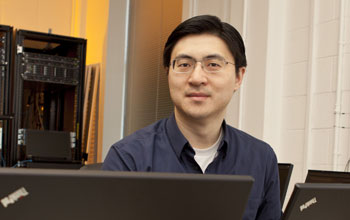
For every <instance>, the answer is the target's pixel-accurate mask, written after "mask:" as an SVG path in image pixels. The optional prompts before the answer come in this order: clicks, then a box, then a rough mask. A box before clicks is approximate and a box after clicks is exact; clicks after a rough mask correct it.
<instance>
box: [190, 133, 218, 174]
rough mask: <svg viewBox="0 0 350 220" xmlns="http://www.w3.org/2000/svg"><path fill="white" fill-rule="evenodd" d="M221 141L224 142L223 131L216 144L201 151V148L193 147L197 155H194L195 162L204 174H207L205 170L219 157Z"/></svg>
mask: <svg viewBox="0 0 350 220" xmlns="http://www.w3.org/2000/svg"><path fill="white" fill-rule="evenodd" d="M221 140H222V129H221V131H220V135H219V138H218V139H217V140H216V142H215V143H214V144H213V145H212V146H210V147H208V148H205V149H199V148H195V147H193V150H194V152H195V153H196V154H195V155H194V160H195V161H196V162H197V164H198V165H199V166H200V167H201V169H202V172H203V173H205V170H206V169H207V167H208V165H209V164H210V163H211V162H213V160H214V158H215V157H216V156H217V150H218V148H219V145H220V142H221Z"/></svg>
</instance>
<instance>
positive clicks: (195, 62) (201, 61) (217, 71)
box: [171, 56, 236, 74]
mask: <svg viewBox="0 0 350 220" xmlns="http://www.w3.org/2000/svg"><path fill="white" fill-rule="evenodd" d="M179 59H190V60H193V62H194V65H193V67H192V68H191V69H190V70H189V71H186V72H179V71H176V70H175V62H176V61H177V60H179ZM209 59H219V60H221V61H223V63H224V65H223V66H222V69H224V68H225V67H226V65H227V64H232V65H234V66H236V64H235V63H231V62H228V61H227V60H226V59H225V58H223V57H221V56H208V57H204V58H203V59H202V60H196V59H195V58H193V57H190V56H181V57H177V58H175V59H173V60H172V61H171V66H172V69H173V72H175V73H181V74H182V73H183V74H186V73H192V72H193V71H194V69H195V68H196V64H197V63H198V62H200V63H201V67H202V70H203V71H204V72H206V73H219V72H221V71H222V70H216V71H215V70H214V71H210V70H207V69H206V67H204V65H203V61H206V60H209Z"/></svg>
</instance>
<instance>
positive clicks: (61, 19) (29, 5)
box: [0, 0, 73, 35]
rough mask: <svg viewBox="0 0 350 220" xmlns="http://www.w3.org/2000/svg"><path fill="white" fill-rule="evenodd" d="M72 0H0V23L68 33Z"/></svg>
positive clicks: (41, 30)
mask: <svg viewBox="0 0 350 220" xmlns="http://www.w3.org/2000/svg"><path fill="white" fill-rule="evenodd" d="M72 2H73V0H57V1H46V0H31V1H27V0H1V1H0V23H1V24H4V25H10V26H13V27H14V28H17V29H27V30H33V31H40V32H46V33H47V32H48V30H49V29H51V30H52V33H54V34H61V35H70V31H71V23H72V22H71V20H72Z"/></svg>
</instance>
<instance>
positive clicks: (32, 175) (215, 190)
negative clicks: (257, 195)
mask: <svg viewBox="0 0 350 220" xmlns="http://www.w3.org/2000/svg"><path fill="white" fill-rule="evenodd" d="M0 180H1V181H0V200H1V202H0V219H26V220H34V219H38V218H39V219H40V218H41V219H50V220H53V219H84V220H96V219H121V220H136V219H137V220H139V219H152V220H164V219H167V220H172V219H174V220H175V219H182V220H185V219H191V220H192V219H201V220H206V219H208V220H209V219H210V220H212V219H221V220H225V219H230V220H232V219H241V218H242V216H243V213H244V210H245V206H246V203H247V200H248V196H249V193H250V189H251V187H252V183H253V178H252V177H249V176H233V175H207V174H206V175H201V174H174V173H139V172H112V171H86V170H85V171H84V170H48V169H20V168H19V169H14V168H3V169H0Z"/></svg>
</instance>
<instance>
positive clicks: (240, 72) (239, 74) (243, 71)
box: [235, 67, 246, 91]
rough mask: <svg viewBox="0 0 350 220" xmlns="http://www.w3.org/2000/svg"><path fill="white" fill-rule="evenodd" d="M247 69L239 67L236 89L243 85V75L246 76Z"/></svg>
mask: <svg viewBox="0 0 350 220" xmlns="http://www.w3.org/2000/svg"><path fill="white" fill-rule="evenodd" d="M245 70H246V68H245V67H240V68H239V69H238V73H237V74H236V81H235V91H236V90H237V89H239V87H241V84H242V81H243V77H244V74H245Z"/></svg>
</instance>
